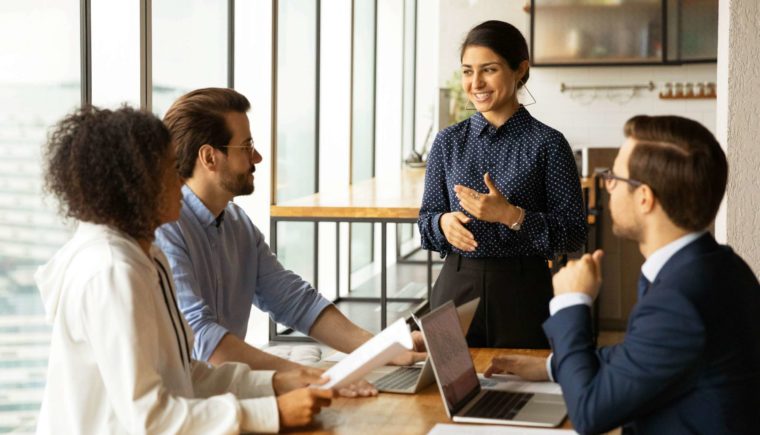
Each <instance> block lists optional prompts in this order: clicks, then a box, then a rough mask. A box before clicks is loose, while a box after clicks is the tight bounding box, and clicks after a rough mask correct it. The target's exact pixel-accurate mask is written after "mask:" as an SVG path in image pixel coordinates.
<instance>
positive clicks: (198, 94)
mask: <svg viewBox="0 0 760 435" xmlns="http://www.w3.org/2000/svg"><path fill="white" fill-rule="evenodd" d="M250 108H251V103H249V102H248V99H247V98H245V96H243V95H242V94H240V93H239V92H237V91H235V90H233V89H227V88H204V89H196V90H194V91H191V92H189V93H187V94H185V95H183V96H181V97H179V99H178V100H177V101H175V102H174V104H172V106H171V107H170V108H169V110H168V111H167V112H166V115H164V124H166V126H167V127H168V128H169V131H171V134H172V139H173V140H174V143H175V145H176V147H177V170H178V171H179V175H180V176H181V177H183V178H190V177H191V176H192V175H193V168H195V160H196V159H197V158H198V149H199V148H200V147H201V146H202V145H205V144H208V145H211V146H212V147H214V148H217V149H219V150H220V151H222V152H223V153H225V154H226V153H227V149H226V148H225V147H224V146H225V145H227V144H229V143H230V140H231V139H232V133H231V132H230V129H229V127H228V126H227V121H226V120H225V115H226V114H227V113H230V112H238V113H246V112H247V111H248V109H250Z"/></svg>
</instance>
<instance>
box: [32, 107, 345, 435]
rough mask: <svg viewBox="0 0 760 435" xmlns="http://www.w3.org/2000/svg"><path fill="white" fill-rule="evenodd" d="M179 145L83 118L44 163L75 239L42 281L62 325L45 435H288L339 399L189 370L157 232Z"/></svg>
mask: <svg viewBox="0 0 760 435" xmlns="http://www.w3.org/2000/svg"><path fill="white" fill-rule="evenodd" d="M170 144H171V138H170V135H169V131H168V130H167V129H166V127H165V126H164V125H163V123H162V122H161V121H160V120H159V119H158V118H156V117H155V116H153V115H152V114H150V113H146V112H140V111H136V110H133V109H130V108H127V107H124V108H121V109H119V110H115V111H111V110H101V109H97V108H93V107H86V108H83V109H81V110H79V111H77V112H76V113H73V114H71V115H69V116H67V117H66V118H64V119H63V120H62V121H61V122H60V123H59V124H58V125H57V126H56V128H55V129H54V131H53V133H52V135H51V136H50V139H49V141H48V144H47V147H46V149H45V160H46V168H45V185H46V189H47V190H48V191H49V192H50V193H52V194H54V195H55V196H56V197H57V199H58V200H59V204H60V209H61V212H62V214H63V215H64V216H66V217H68V218H72V219H75V220H77V221H78V223H79V224H78V228H77V230H76V232H75V234H74V236H73V238H72V239H71V240H70V241H69V242H68V243H66V245H64V246H63V247H62V248H61V249H60V251H58V253H56V255H55V256H54V257H53V258H52V259H51V260H50V261H49V262H48V263H47V264H46V265H44V266H42V267H41V268H40V269H39V270H38V272H37V274H36V280H37V284H38V286H39V288H40V292H41V294H42V298H43V300H44V305H45V311H46V313H47V318H48V320H49V321H50V322H51V323H52V324H53V335H52V343H51V349H50V361H49V367H48V377H47V385H46V388H45V394H44V399H43V403H42V410H41V412H40V417H39V422H38V427H37V432H38V433H54V432H55V433H87V434H89V433H109V434H117V433H202V434H211V433H234V432H238V431H246V432H248V431H251V432H253V431H256V432H276V431H278V430H279V428H280V427H287V426H297V425H303V424H306V423H308V422H310V421H311V417H312V415H313V413H315V412H319V409H320V407H321V406H327V405H329V402H330V397H332V394H333V393H332V391H329V390H328V391H322V390H316V389H310V388H298V387H300V386H301V385H304V383H309V382H311V383H320V382H323V380H320V379H321V378H320V377H319V373H320V372H319V371H316V370H315V371H310V370H309V369H303V370H298V371H293V372H286V373H279V372H278V373H273V372H264V371H256V372H254V371H251V370H250V369H249V368H248V367H247V366H246V365H244V364H238V363H228V364H223V365H221V366H218V367H211V366H209V365H207V364H205V363H199V362H197V361H194V360H192V359H191V351H192V348H193V335H192V331H191V329H190V328H189V327H188V325H187V323H186V321H185V319H184V318H183V317H182V315H181V313H180V311H179V309H178V308H177V304H176V302H175V300H176V299H175V289H174V283H173V281H172V275H171V271H170V270H169V265H168V263H167V260H166V258H165V257H164V255H163V253H162V252H161V250H160V249H158V248H157V247H156V246H155V245H154V244H153V237H154V236H153V234H154V231H155V229H156V228H157V227H158V226H159V225H161V224H163V223H166V222H170V221H173V220H176V219H177V218H178V216H179V210H180V200H181V198H182V195H181V192H180V186H181V184H182V183H181V180H180V178H179V176H178V175H177V171H176V158H175V155H174V147H173V146H170Z"/></svg>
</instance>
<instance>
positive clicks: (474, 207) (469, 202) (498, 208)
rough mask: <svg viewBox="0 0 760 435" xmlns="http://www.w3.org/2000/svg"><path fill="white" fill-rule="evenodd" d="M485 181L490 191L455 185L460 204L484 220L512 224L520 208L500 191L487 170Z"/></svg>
mask: <svg viewBox="0 0 760 435" xmlns="http://www.w3.org/2000/svg"><path fill="white" fill-rule="evenodd" d="M483 182H485V184H486V187H488V193H480V192H478V191H477V190H473V189H470V188H469V187H465V186H462V185H461V184H457V185H456V186H454V191H455V192H456V194H457V198H458V199H459V205H461V206H462V208H463V209H465V210H466V211H467V213H469V214H471V215H473V216H475V217H476V218H477V219H480V220H482V221H485V222H498V223H501V224H504V225H506V226H508V227H509V226H512V224H514V223H515V222H517V220H518V219H519V218H520V214H521V213H520V210H518V209H517V207H515V206H514V205H512V204H510V203H509V201H507V198H505V197H504V195H502V194H501V192H499V189H497V188H496V185H495V184H493V181H492V180H491V176H490V175H488V173H487V172H486V173H485V174H484V175H483ZM441 227H443V226H441Z"/></svg>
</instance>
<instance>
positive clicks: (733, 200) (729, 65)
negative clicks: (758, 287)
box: [717, 0, 760, 276]
mask: <svg viewBox="0 0 760 435" xmlns="http://www.w3.org/2000/svg"><path fill="white" fill-rule="evenodd" d="M758 20H760V3H758V2H747V1H740V0H726V1H722V2H721V6H720V20H719V22H720V30H721V31H722V34H721V38H720V39H719V45H718V47H719V58H718V67H719V68H718V70H719V82H718V92H719V95H720V96H721V97H720V99H719V100H718V122H719V125H720V126H721V129H720V131H719V135H718V140H720V141H721V143H723V144H725V145H724V146H725V148H726V152H727V157H728V167H729V178H728V189H727V192H726V200H725V208H724V213H723V214H722V216H721V219H719V220H718V223H721V224H722V223H723V222H725V226H723V225H721V226H718V227H717V230H718V231H719V236H722V235H724V234H725V236H726V241H727V242H728V244H729V245H731V246H732V247H733V248H734V250H735V251H736V252H737V253H738V254H739V255H741V256H742V258H744V260H745V261H746V262H747V263H749V265H750V267H752V269H753V270H754V272H755V275H759V276H760V244H758V242H759V241H760V213H759V212H758V209H760V178H758V176H757V168H758V167H760V153H759V152H758V146H757V143H758V137H760V124H759V123H758V119H757V114H758V113H760V102H758V99H757V98H758V95H759V93H758V91H760V59H758V53H760V37H758V33H757V31H758V28H757V22H758Z"/></svg>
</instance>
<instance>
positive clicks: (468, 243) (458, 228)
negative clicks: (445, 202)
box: [440, 211, 478, 252]
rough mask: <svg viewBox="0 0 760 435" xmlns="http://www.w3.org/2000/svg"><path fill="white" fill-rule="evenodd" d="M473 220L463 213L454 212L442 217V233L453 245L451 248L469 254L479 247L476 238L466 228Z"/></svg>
mask: <svg viewBox="0 0 760 435" xmlns="http://www.w3.org/2000/svg"><path fill="white" fill-rule="evenodd" d="M471 220H472V219H470V218H468V217H467V215H465V214H464V213H462V212H461V211H453V212H449V213H444V214H442V215H441V220H440V225H441V231H443V235H444V236H445V237H446V240H448V242H449V243H451V246H453V247H455V248H457V249H459V250H462V251H467V252H472V251H474V250H475V248H477V247H478V242H476V241H475V236H473V235H472V233H471V232H470V231H469V230H468V229H467V228H465V227H464V225H465V224H467V223H469V222H470V221H471Z"/></svg>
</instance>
